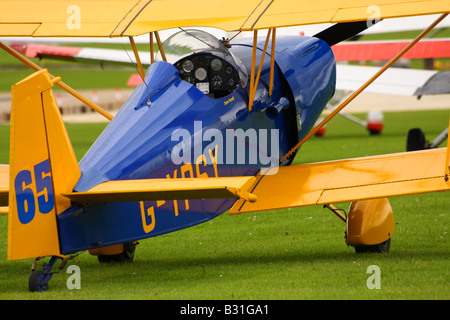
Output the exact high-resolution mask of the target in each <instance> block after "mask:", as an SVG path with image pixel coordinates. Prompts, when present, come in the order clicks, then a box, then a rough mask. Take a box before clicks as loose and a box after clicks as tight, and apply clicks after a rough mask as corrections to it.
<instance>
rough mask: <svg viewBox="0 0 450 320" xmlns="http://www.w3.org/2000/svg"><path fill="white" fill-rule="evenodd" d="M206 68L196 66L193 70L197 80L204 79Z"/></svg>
mask: <svg viewBox="0 0 450 320" xmlns="http://www.w3.org/2000/svg"><path fill="white" fill-rule="evenodd" d="M206 75H207V73H206V70H205V68H198V69H197V70H195V77H196V78H197V80H199V81H203V80H205V79H206Z"/></svg>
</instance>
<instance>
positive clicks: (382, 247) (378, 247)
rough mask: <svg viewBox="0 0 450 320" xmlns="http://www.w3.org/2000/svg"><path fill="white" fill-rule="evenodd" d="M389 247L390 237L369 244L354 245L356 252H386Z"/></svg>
mask: <svg viewBox="0 0 450 320" xmlns="http://www.w3.org/2000/svg"><path fill="white" fill-rule="evenodd" d="M390 248H391V238H389V239H387V240H386V241H384V242H382V243H379V244H374V245H371V246H355V252H356V253H366V252H376V253H388V252H389V249H390Z"/></svg>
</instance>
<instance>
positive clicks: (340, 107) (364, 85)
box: [280, 13, 448, 170]
mask: <svg viewBox="0 0 450 320" xmlns="http://www.w3.org/2000/svg"><path fill="white" fill-rule="evenodd" d="M447 15H448V13H444V14H442V15H441V16H440V17H439V18H438V19H436V21H434V22H433V23H432V24H431V25H430V26H429V27H428V28H427V29H425V30H424V31H422V33H420V34H419V35H418V36H417V37H416V38H415V39H414V40H413V41H411V42H410V43H409V44H408V45H407V46H406V47H405V48H403V50H402V51H400V52H399V53H398V54H397V55H396V56H395V57H394V58H392V59H391V60H390V61H389V62H388V63H387V64H386V65H385V66H384V67H383V68H381V69H380V70H379V71H378V72H377V73H376V74H374V75H373V76H372V77H371V78H370V79H369V80H367V82H366V83H364V84H363V85H362V86H361V87H360V88H359V89H358V90H356V91H355V92H353V93H352V94H351V95H350V96H349V97H348V98H347V99H346V100H345V101H344V102H342V103H341V104H340V105H339V107H337V108H336V109H334V110H333V112H331V113H330V114H329V115H328V116H327V117H326V118H325V119H324V120H323V121H322V122H320V123H319V124H318V125H317V126H315V127H314V128H313V129H312V130H311V131H310V132H309V133H308V134H307V135H306V136H305V137H304V138H303V139H302V140H300V141H299V142H298V143H297V144H296V145H295V146H294V147H293V148H292V149H291V150H290V151H289V152H288V153H286V154H285V155H284V156H283V157H282V158H281V159H280V162H283V161H284V160H286V159H287V158H288V157H289V156H290V155H291V154H293V153H294V152H295V151H296V150H297V149H298V148H300V146H301V145H302V144H303V143H305V142H306V141H307V140H308V139H309V138H311V137H312V136H313V135H314V134H315V133H316V132H317V131H318V130H319V129H320V128H322V127H323V126H324V125H325V124H326V123H327V122H328V121H330V120H331V119H332V118H333V117H334V116H335V115H336V114H338V113H339V111H341V110H342V109H343V108H344V107H346V106H347V105H348V104H349V103H350V102H351V101H352V100H353V99H354V98H356V97H357V96H358V95H359V94H360V93H361V92H362V91H363V90H364V89H365V88H367V87H368V86H369V85H370V84H371V83H372V82H374V81H375V80H376V79H377V78H378V77H379V76H380V75H381V74H382V73H383V72H385V71H386V70H387V69H388V68H389V67H391V66H392V65H393V64H394V63H395V62H396V61H397V60H398V59H400V58H401V57H402V56H403V55H404V54H405V53H406V52H407V51H408V50H409V49H411V48H412V47H413V46H414V45H415V44H416V43H417V42H418V41H419V40H420V39H422V38H423V37H424V36H425V35H426V34H427V33H428V32H430V31H431V30H432V29H433V28H434V27H435V26H436V25H437V24H438V23H439V22H441V21H442V20H444V19H445V17H447ZM447 170H448V169H447Z"/></svg>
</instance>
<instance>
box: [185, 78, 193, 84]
mask: <svg viewBox="0 0 450 320" xmlns="http://www.w3.org/2000/svg"><path fill="white" fill-rule="evenodd" d="M184 81H187V82H189V83H191V84H194V83H195V78H194V77H193V76H186V77H184Z"/></svg>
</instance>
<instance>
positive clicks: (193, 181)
mask: <svg viewBox="0 0 450 320" xmlns="http://www.w3.org/2000/svg"><path fill="white" fill-rule="evenodd" d="M368 4H369V3H368V2H367V3H365V2H360V1H340V2H334V1H317V2H315V3H309V2H308V3H307V2H306V1H296V2H292V1H276V0H275V1H260V0H258V1H245V2H242V1H239V2H237V1H204V0H196V1H192V0H190V1H183V0H179V1H156V0H154V1H128V2H123V1H111V2H108V5H107V6H105V3H104V2H100V1H75V2H70V3H67V2H65V1H51V2H50V1H33V2H26V1H13V2H8V1H6V2H2V3H0V8H1V10H0V12H1V13H0V21H1V22H0V35H1V36H14V37H20V36H23V37H30V36H31V37H48V36H52V37H82V36H89V37H105V38H114V37H129V40H130V44H131V46H132V48H133V52H134V54H135V57H134V58H135V61H136V65H137V68H138V71H139V74H140V76H141V77H142V79H143V83H142V84H141V85H140V86H139V87H137V88H136V90H135V91H134V92H133V94H132V95H131V96H130V98H129V99H128V100H127V101H126V102H125V103H124V104H123V106H122V107H121V109H120V110H119V112H118V113H117V114H116V115H115V116H114V117H113V116H112V115H111V114H109V113H108V112H107V111H106V110H104V109H102V108H101V107H100V106H98V105H96V104H95V103H93V102H92V101H90V100H89V99H87V98H86V97H83V96H82V95H80V94H79V93H78V92H76V91H75V90H74V89H72V88H71V87H69V86H68V85H67V84H65V83H64V82H62V80H61V78H60V77H55V76H53V75H51V74H50V73H49V71H48V70H46V69H41V68H40V67H39V66H37V65H35V64H34V63H32V62H31V61H29V60H28V59H26V58H25V57H24V56H22V55H21V54H19V53H17V52H16V51H15V50H14V49H12V48H10V47H9V46H7V45H5V44H4V43H0V46H1V48H2V49H4V50H5V51H7V52H8V53H10V54H11V55H13V56H14V57H16V58H18V59H20V60H21V61H22V62H24V63H25V64H27V65H28V66H30V67H31V68H33V69H34V70H35V71H36V72H34V73H32V74H31V75H30V76H28V77H26V78H25V79H23V80H21V81H19V82H18V83H16V84H14V85H13V86H12V90H11V99H12V101H11V132H10V162H9V165H4V166H2V167H1V169H0V174H1V179H0V181H1V186H2V187H1V189H0V190H1V193H0V194H1V197H0V199H1V204H2V205H5V206H8V259H9V260H14V259H25V258H36V260H35V262H34V263H33V267H32V272H31V275H30V278H29V289H30V291H43V290H47V289H48V283H49V281H50V279H51V277H52V274H53V273H52V268H53V267H54V266H55V263H56V262H57V261H58V260H62V263H61V264H62V266H63V265H64V264H65V263H66V261H67V260H68V259H71V258H73V257H74V256H76V254H77V253H79V252H82V251H86V250H88V251H89V252H90V253H91V254H93V255H97V256H98V259H99V261H101V262H104V261H131V260H132V259H133V257H134V253H135V250H136V242H137V241H138V240H140V239H144V238H149V237H154V236H158V235H161V234H165V233H168V232H174V231H177V230H180V229H183V228H188V227H191V226H194V225H197V224H199V223H202V222H205V221H208V220H210V219H213V218H214V217H217V216H218V215H220V214H222V213H224V212H227V211H228V212H229V213H230V214H239V213H245V212H253V211H265V210H272V209H280V208H288V207H300V206H308V205H323V206H326V207H327V208H329V209H330V210H331V211H332V212H333V213H334V214H336V215H337V216H338V217H339V218H340V219H342V220H343V221H344V222H345V224H346V242H347V244H349V245H351V246H353V247H355V250H356V251H357V252H362V251H377V252H387V251H388V250H389V247H390V239H391V236H392V235H393V232H394V225H395V223H394V218H393V212H392V208H391V206H390V204H389V201H388V198H389V197H394V196H401V195H408V194H415V193H425V192H437V191H448V190H450V181H448V180H449V175H450V168H449V157H450V151H449V147H448V146H447V148H438V149H432V150H424V151H416V152H407V153H399V154H389V155H380V156H374V157H365V158H357V159H343V160H339V161H328V162H321V163H304V164H297V165H292V160H293V159H294V157H295V156H296V154H297V153H298V152H299V150H300V149H299V148H300V147H301V145H302V144H303V143H305V141H307V140H308V139H309V138H310V137H311V136H313V135H314V133H315V132H316V131H317V130H318V129H319V128H320V127H322V126H323V125H324V124H326V123H327V122H328V121H329V120H330V119H331V118H332V117H334V116H335V115H336V114H337V113H338V112H339V111H340V110H342V109H343V108H344V107H345V106H346V105H348V104H349V103H350V102H351V101H352V100H353V99H354V97H356V96H357V95H358V94H359V93H360V92H362V91H363V90H364V89H365V88H366V87H367V86H368V85H369V84H370V83H371V82H373V81H374V80H375V79H376V78H377V77H379V76H380V75H381V74H382V73H383V72H384V71H386V70H387V69H388V68H390V66H391V65H392V64H393V63H394V62H395V61H397V60H398V59H399V58H400V57H401V56H402V54H404V53H405V52H406V51H408V50H409V49H410V48H411V47H412V46H413V45H414V44H415V43H417V42H418V41H419V40H420V39H421V38H422V37H423V36H424V35H425V34H426V33H427V32H429V31H430V30H432V29H433V28H434V27H435V26H436V25H437V24H438V23H439V22H440V21H441V20H442V19H443V18H444V17H445V16H446V15H447V13H448V12H449V11H450V5H449V4H448V2H447V1H446V0H423V1H410V0H401V1H397V2H396V3H395V4H390V3H386V2H385V1H370V5H377V6H378V8H379V12H380V15H379V16H377V17H376V18H377V19H388V18H393V17H401V16H410V15H425V14H436V13H441V14H442V15H441V16H440V17H439V18H438V19H437V20H436V21H435V22H434V23H432V24H431V25H430V26H429V27H428V28H427V29H426V30H424V32H422V33H421V34H420V35H419V36H418V37H417V38H416V39H414V40H413V41H412V42H411V43H409V44H408V45H406V46H405V47H404V48H403V49H402V50H401V51H400V52H399V53H398V54H397V55H396V56H395V57H394V58H393V59H391V60H390V61H389V62H388V63H387V64H386V65H385V66H384V67H383V68H381V69H380V70H379V71H378V72H376V74H374V75H373V76H371V77H370V79H368V81H367V82H366V83H364V84H363V85H362V86H361V87H359V88H358V89H357V90H356V91H355V92H354V93H353V94H352V95H351V96H349V97H348V98H347V99H345V101H343V102H342V103H341V104H340V105H339V107H338V108H336V109H335V110H333V112H331V113H330V115H329V116H327V117H326V118H325V119H324V120H323V121H321V122H320V123H319V124H318V125H315V123H316V120H317V118H318V117H319V116H320V114H321V112H322V110H323V109H324V107H325V106H326V104H327V103H328V101H329V100H330V99H331V98H332V97H333V95H334V93H335V90H336V62H335V57H334V54H333V51H332V49H331V47H332V46H333V45H334V44H336V43H339V42H341V41H342V40H345V39H347V38H349V37H352V36H354V35H355V34H358V33H359V32H361V31H362V30H364V29H365V28H367V27H369V26H370V25H372V24H373V23H372V20H373V19H374V17H373V16H372V15H371V14H370V11H368V10H367V5H368ZM325 22H327V23H333V26H332V27H330V28H329V29H326V30H324V31H322V32H320V33H319V34H317V35H316V36H314V37H289V36H286V37H284V36H283V37H282V36H277V34H276V30H277V28H279V27H284V26H292V25H302V24H315V23H325ZM369 22H370V23H369ZM199 26H201V27H214V28H219V29H222V30H225V31H252V32H253V35H254V36H253V39H252V40H251V41H242V40H240V39H236V40H235V41H233V39H222V40H218V39H216V38H215V37H213V36H212V35H210V34H208V33H206V32H204V31H200V30H196V29H190V28H195V27H199ZM169 28H179V30H180V31H179V32H177V33H176V34H174V35H173V36H171V37H169V38H168V39H167V40H166V41H164V43H162V42H161V40H160V37H159V34H158V32H159V31H161V30H165V29H169ZM188 28H189V29H188ZM259 30H268V32H267V36H266V37H265V39H263V40H262V41H261V40H260V39H259V38H258V31H259ZM142 34H149V43H150V50H151V52H152V48H153V42H154V41H156V43H157V45H158V48H159V50H158V54H157V55H156V54H154V53H153V52H152V54H151V64H150V67H149V68H148V69H147V71H145V70H144V68H143V66H142V63H141V61H140V57H139V54H138V52H137V50H136V46H135V43H134V38H133V37H134V36H137V35H142ZM166 53H167V55H166ZM54 85H57V86H60V87H62V88H63V89H64V90H66V91H68V92H69V93H70V94H72V95H74V96H75V97H77V98H78V99H80V100H81V101H83V102H84V103H86V104H87V105H88V106H90V107H91V108H92V109H94V110H96V111H97V112H99V113H100V114H102V115H103V116H105V117H106V118H107V119H108V120H110V123H109V124H108V125H107V127H106V128H105V130H104V131H103V132H102V134H101V135H100V136H99V137H98V139H97V140H96V141H95V142H94V144H93V145H92V146H91V148H90V149H89V151H88V152H87V153H86V154H85V156H84V157H83V158H82V159H81V161H80V162H78V161H77V159H76V158H75V156H74V152H73V149H72V145H71V142H70V139H69V137H68V135H67V132H66V130H65V126H64V123H63V121H62V118H61V114H60V112H59V110H58V106H57V103H56V100H55V97H54V94H53V92H52V87H53V86H54ZM341 202H351V205H350V208H349V211H348V214H347V215H344V214H343V213H342V212H341V211H340V210H338V209H337V208H336V207H335V206H334V204H336V203H341ZM45 257H49V259H50V260H49V262H48V263H44V264H43V266H42V269H40V268H38V267H37V261H38V260H40V259H42V258H45ZM60 268H61V267H60Z"/></svg>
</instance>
